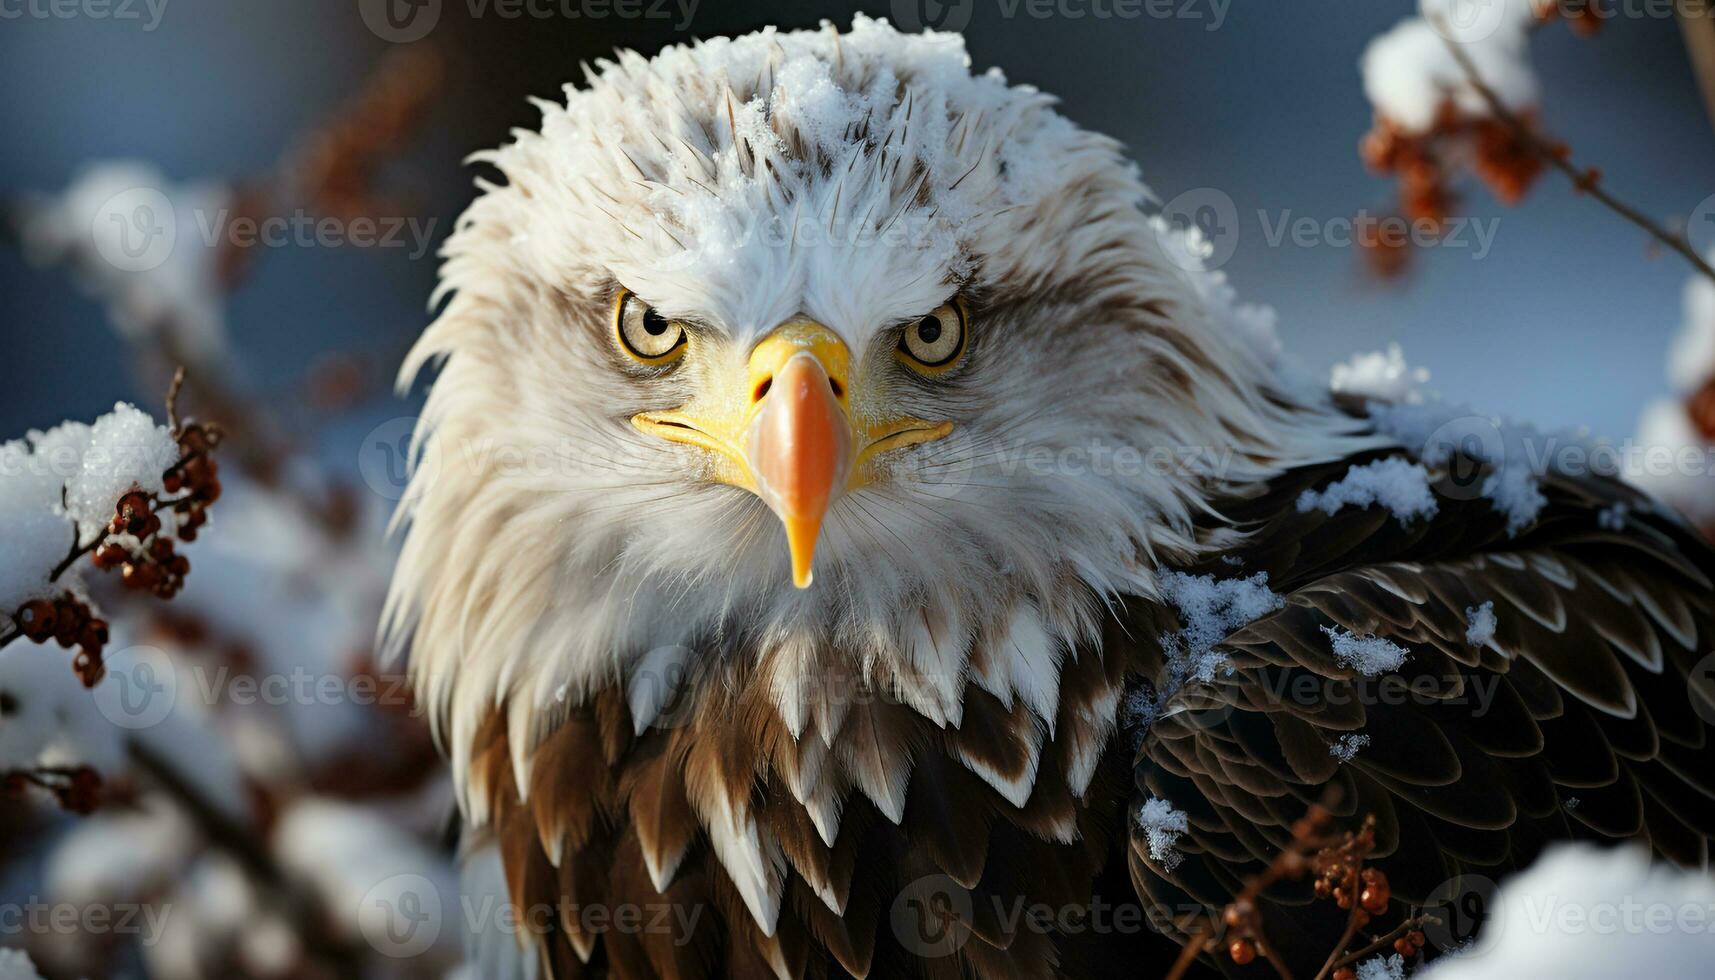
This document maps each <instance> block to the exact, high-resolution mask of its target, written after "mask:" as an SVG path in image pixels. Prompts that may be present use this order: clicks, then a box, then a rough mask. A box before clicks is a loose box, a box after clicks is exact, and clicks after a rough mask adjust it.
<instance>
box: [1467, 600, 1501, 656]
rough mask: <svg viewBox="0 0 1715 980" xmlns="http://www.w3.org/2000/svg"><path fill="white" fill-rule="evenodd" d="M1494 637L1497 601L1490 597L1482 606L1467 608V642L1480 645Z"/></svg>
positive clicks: (1476, 645) (1475, 645)
mask: <svg viewBox="0 0 1715 980" xmlns="http://www.w3.org/2000/svg"><path fill="white" fill-rule="evenodd" d="M1494 638H1495V601H1494V600H1493V599H1490V600H1489V601H1487V602H1485V603H1483V604H1482V605H1480V606H1470V607H1468V608H1467V609H1466V610H1465V642H1466V643H1469V644H1471V645H1472V646H1474V647H1480V646H1483V645H1484V644H1487V643H1488V642H1490V641H1491V640H1493V639H1494Z"/></svg>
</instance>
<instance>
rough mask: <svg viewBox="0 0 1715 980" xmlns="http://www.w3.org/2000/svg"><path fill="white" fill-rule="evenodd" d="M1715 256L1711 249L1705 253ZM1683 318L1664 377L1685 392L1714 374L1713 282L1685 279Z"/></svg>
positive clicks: (1694, 278) (1699, 277) (1714, 309)
mask: <svg viewBox="0 0 1715 980" xmlns="http://www.w3.org/2000/svg"><path fill="white" fill-rule="evenodd" d="M1709 257H1710V258H1711V259H1715V251H1712V252H1711V253H1710V255H1709ZM1682 316H1683V319H1682V320H1681V321H1680V328H1679V334H1678V335H1677V336H1676V337H1674V340H1673V346H1672V347H1671V348H1669V350H1668V355H1667V377H1668V380H1669V381H1670V382H1672V384H1673V387H1674V388H1675V389H1676V390H1677V391H1678V392H1679V393H1680V394H1683V395H1688V394H1690V393H1692V392H1693V391H1696V390H1697V389H1698V388H1701V387H1702V386H1703V384H1704V382H1706V381H1708V380H1710V378H1711V377H1715V283H1712V282H1710V281H1709V279H1708V277H1706V276H1702V275H1695V274H1694V275H1692V276H1691V277H1690V278H1689V279H1687V280H1686V282H1685V299H1684V313H1683V314H1682Z"/></svg>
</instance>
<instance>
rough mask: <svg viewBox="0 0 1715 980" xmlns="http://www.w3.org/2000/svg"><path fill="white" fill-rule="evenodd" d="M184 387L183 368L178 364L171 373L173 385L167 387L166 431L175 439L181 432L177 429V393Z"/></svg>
mask: <svg viewBox="0 0 1715 980" xmlns="http://www.w3.org/2000/svg"><path fill="white" fill-rule="evenodd" d="M184 386H185V366H184V365H183V364H180V365H179V366H178V368H177V369H176V370H174V371H173V383H172V384H171V385H168V386H167V431H169V432H171V433H172V434H173V438H174V439H177V438H178V437H179V435H180V434H181V433H182V431H183V430H181V429H180V428H179V391H180V390H181V389H183V388H184Z"/></svg>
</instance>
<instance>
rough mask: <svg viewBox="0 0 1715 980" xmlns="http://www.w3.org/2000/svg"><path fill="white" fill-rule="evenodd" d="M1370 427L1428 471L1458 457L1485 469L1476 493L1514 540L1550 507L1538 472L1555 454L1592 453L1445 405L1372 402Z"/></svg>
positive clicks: (1575, 440) (1578, 441)
mask: <svg viewBox="0 0 1715 980" xmlns="http://www.w3.org/2000/svg"><path fill="white" fill-rule="evenodd" d="M1370 421H1371V422H1372V423H1373V424H1374V425H1375V427H1376V430H1377V431H1379V432H1381V433H1382V434H1383V435H1386V436H1390V437H1392V438H1393V439H1395V440H1397V441H1398V442H1399V444H1400V445H1402V446H1405V447H1407V448H1408V449H1411V450H1413V451H1415V452H1416V453H1417V454H1418V458H1419V459H1421V460H1422V462H1423V464H1424V466H1426V467H1428V468H1429V469H1430V470H1437V471H1438V470H1442V469H1445V468H1446V467H1447V466H1448V464H1449V463H1450V462H1451V461H1452V459H1453V455H1454V453H1455V452H1459V453H1462V454H1464V455H1466V456H1469V457H1471V458H1472V459H1475V460H1476V461H1477V462H1479V463H1482V464H1485V465H1487V466H1488V467H1489V472H1488V473H1487V474H1486V475H1484V477H1483V482H1482V484H1481V485H1480V486H1479V487H1478V488H1477V492H1478V494H1479V495H1481V496H1482V497H1485V498H1487V499H1488V501H1489V502H1490V503H1492V504H1493V505H1494V506H1495V509H1496V510H1497V511H1499V512H1501V513H1502V514H1504V515H1506V518H1507V533H1508V534H1511V535H1517V534H1519V533H1521V532H1523V531H1525V530H1526V529H1528V528H1529V527H1530V526H1531V525H1532V524H1534V523H1535V522H1536V518H1537V515H1538V514H1540V513H1542V508H1543V507H1545V506H1547V504H1548V498H1547V497H1544V496H1543V494H1542V489H1541V487H1540V485H1539V483H1538V480H1537V476H1536V472H1535V467H1536V466H1537V465H1538V464H1539V463H1540V464H1542V465H1545V466H1546V465H1549V464H1552V463H1553V462H1554V460H1555V459H1556V458H1557V456H1558V454H1557V453H1556V452H1553V451H1551V450H1559V449H1565V448H1568V447H1577V446H1583V447H1585V448H1587V449H1588V448H1590V447H1589V442H1588V440H1586V439H1584V438H1583V437H1582V436H1580V435H1578V434H1576V433H1568V434H1555V435H1553V436H1547V435H1544V434H1542V433H1540V432H1538V431H1537V430H1536V429H1535V428H1533V427H1531V426H1528V425H1521V424H1518V423H1511V422H1507V421H1505V420H1503V419H1500V418H1497V417H1495V416H1491V415H1482V414H1478V413H1476V412H1473V411H1472V410H1470V409H1468V408H1465V407H1464V406H1459V405H1451V404H1448V403H1445V402H1431V403H1426V404H1423V405H1388V404H1383V403H1381V402H1372V403H1371V404H1370ZM1586 455H1587V454H1586Z"/></svg>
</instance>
